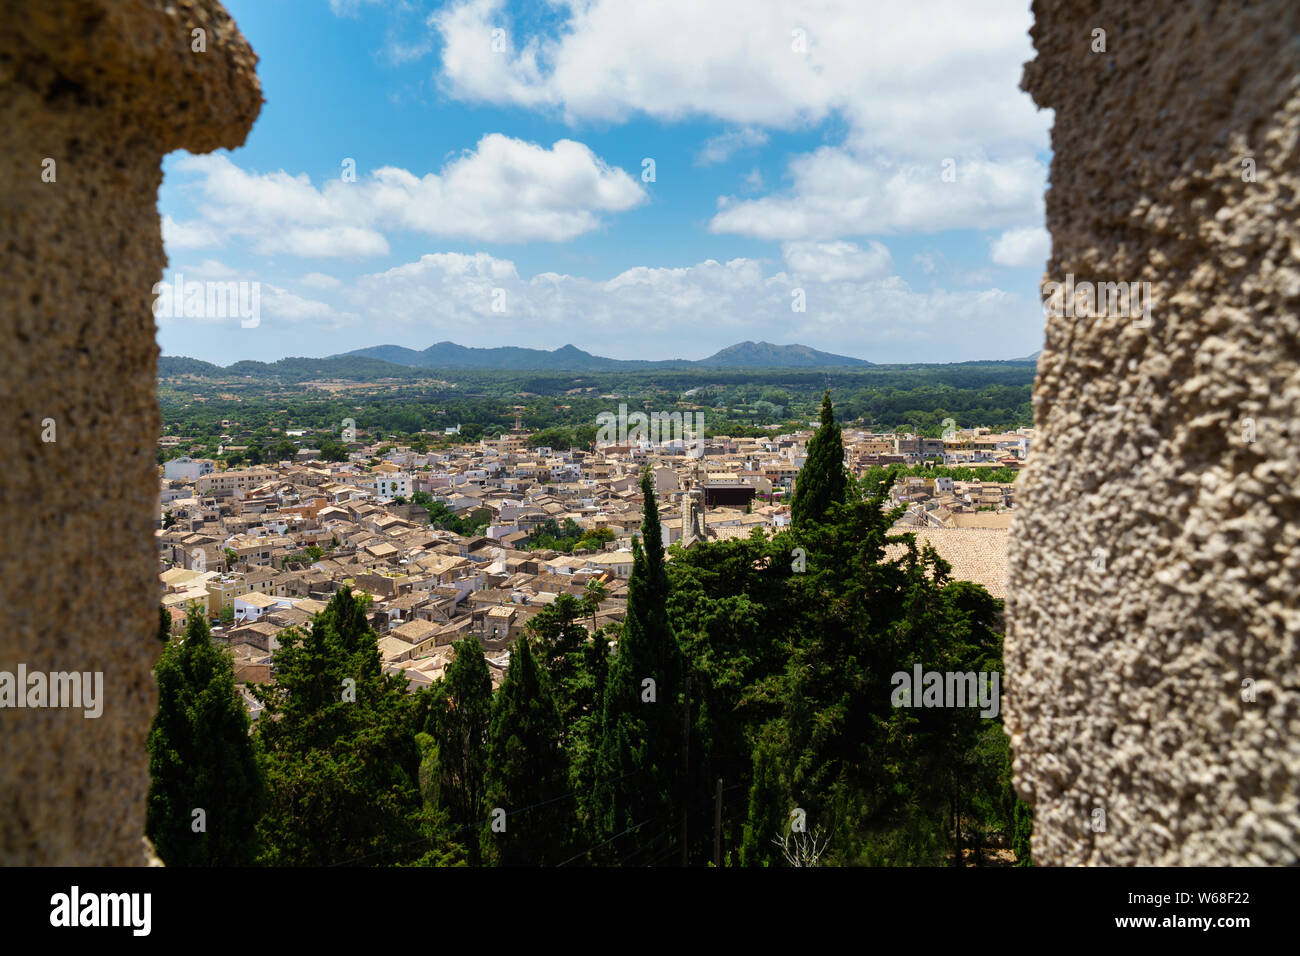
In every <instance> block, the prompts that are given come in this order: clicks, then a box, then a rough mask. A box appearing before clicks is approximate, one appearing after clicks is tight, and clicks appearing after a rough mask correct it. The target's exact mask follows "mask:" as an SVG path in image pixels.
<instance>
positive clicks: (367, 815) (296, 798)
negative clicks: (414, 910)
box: [254, 588, 422, 866]
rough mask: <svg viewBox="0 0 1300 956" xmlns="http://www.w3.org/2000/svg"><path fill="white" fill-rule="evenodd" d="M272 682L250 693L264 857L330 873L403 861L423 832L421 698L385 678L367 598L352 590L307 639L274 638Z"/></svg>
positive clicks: (400, 680)
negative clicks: (255, 708)
mask: <svg viewBox="0 0 1300 956" xmlns="http://www.w3.org/2000/svg"><path fill="white" fill-rule="evenodd" d="M278 639H279V641H280V648H279V650H277V651H276V652H275V655H274V658H273V662H274V667H275V674H276V681H275V683H274V684H273V685H259V686H258V687H257V688H255V690H254V694H255V695H256V696H257V697H258V699H259V700H261V701H262V702H263V704H265V707H266V710H265V711H264V712H263V714H262V717H261V719H260V720H259V721H258V728H257V729H258V737H259V739H260V741H261V743H262V747H263V751H264V753H265V765H266V768H267V784H268V798H269V802H268V806H267V812H266V814H265V815H264V816H263V818H262V821H261V823H260V825H259V831H260V833H261V836H262V861H263V862H264V863H267V864H271V865H298V866H304V865H305V866H327V865H332V864H336V863H346V862H351V861H358V862H364V863H370V864H372V865H375V864H393V863H398V862H403V861H405V860H407V859H408V858H409V857H411V856H413V855H417V854H416V851H415V850H414V849H408V848H410V847H413V846H414V844H415V843H416V842H417V841H418V839H419V836H420V813H421V801H420V792H419V783H418V780H419V767H420V752H419V749H418V747H417V746H416V742H415V733H416V731H418V730H419V729H420V721H421V713H420V708H421V706H422V702H421V700H420V699H419V698H417V697H415V696H413V695H411V694H408V693H407V692H406V679H405V678H404V677H401V676H396V675H386V674H384V673H383V672H382V668H381V666H380V661H379V650H378V637H377V635H376V634H375V632H374V630H373V629H372V628H371V627H370V625H369V623H368V622H367V621H366V602H365V600H364V599H363V600H358V599H357V598H356V597H354V596H353V595H352V593H351V590H350V589H348V588H342V589H340V590H339V591H337V592H336V593H335V594H334V597H333V598H331V599H330V602H329V604H328V605H327V606H326V608H325V610H324V611H322V612H321V613H320V614H317V615H316V616H315V618H314V619H313V620H312V624H311V627H310V629H309V630H307V631H306V632H305V633H304V632H300V631H298V630H297V629H294V628H290V629H288V630H285V631H283V632H281V633H280V635H279V638H278Z"/></svg>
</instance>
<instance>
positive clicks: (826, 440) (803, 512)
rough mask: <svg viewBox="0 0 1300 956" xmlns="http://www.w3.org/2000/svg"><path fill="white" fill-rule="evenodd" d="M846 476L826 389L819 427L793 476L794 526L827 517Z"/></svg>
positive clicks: (841, 493)
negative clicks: (801, 463) (806, 453)
mask: <svg viewBox="0 0 1300 956" xmlns="http://www.w3.org/2000/svg"><path fill="white" fill-rule="evenodd" d="M847 485H848V476H847V473H846V471H845V469H844V438H843V436H842V435H841V434H840V426H839V425H838V424H837V423H836V421H835V412H834V410H833V408H832V407H831V393H830V390H829V389H828V390H827V391H826V393H825V395H823V396H822V416H821V426H820V427H819V428H818V429H817V433H816V434H815V435H813V437H812V441H810V442H809V443H808V455H807V457H806V458H805V459H804V463H803V467H802V468H800V469H799V474H798V475H797V476H796V477H795V486H794V498H793V499H792V500H791V502H790V522H791V524H793V525H795V526H796V527H798V526H800V525H803V524H808V523H811V522H820V521H824V520H825V519H826V509H827V508H829V507H830V506H831V505H832V504H835V503H837V502H841V501H843V500H844V496H845V489H846V487H847Z"/></svg>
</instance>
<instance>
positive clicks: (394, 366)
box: [158, 342, 1038, 382]
mask: <svg viewBox="0 0 1300 956" xmlns="http://www.w3.org/2000/svg"><path fill="white" fill-rule="evenodd" d="M1037 360H1038V353H1037V352H1035V353H1034V354H1033V355H1030V356H1026V357H1025V358H1019V359H1003V360H1001V361H997V360H994V361H993V362H992V363H989V362H988V361H977V362H957V363H909V364H904V365H878V364H876V363H874V362H868V361H866V360H865V359H857V358H850V357H849V356H847V355H833V354H831V353H830V352H819V351H818V350H817V349H813V348H809V347H808V346H806V345H773V344H772V343H771V342H741V343H739V344H738V345H732V346H728V347H727V348H725V349H723V350H722V351H720V352H715V353H714V354H712V355H710V356H709V357H708V358H704V359H699V360H697V361H692V360H690V359H668V360H665V361H658V362H651V361H646V360H637V359H611V358H603V357H601V356H599V355H592V354H591V353H590V352H584V351H583V350H582V349H580V348H577V347H576V346H573V345H565V346H563V347H561V348H558V349H555V350H554V351H547V350H546V349H525V348H518V347H515V346H502V347H500V348H490V349H481V348H466V347H465V346H463V345H457V344H456V343H454V342H439V343H438V344H436V345H431V346H429V347H428V348H427V349H425V350H424V351H422V352H419V351H416V350H415V349H408V348H403V347H402V346H400V345H376V346H373V347H371V348H364V349H357V350H355V351H352V352H345V353H343V354H342V355H331V356H329V357H328V358H282V359H279V360H278V361H275V362H255V361H251V360H247V359H246V360H244V361H240V362H235V363H234V364H233V365H228V366H226V367H225V368H222V367H221V366H219V365H213V364H212V363H210V362H204V361H202V360H200V359H194V358H186V357H185V356H180V355H164V356H160V357H159V359H158V377H159V378H171V377H176V376H193V377H196V378H206V379H212V380H230V379H234V378H243V379H255V380H256V379H276V380H279V381H290V382H294V381H297V382H302V381H310V380H312V379H317V378H339V379H346V380H351V381H367V382H374V381H383V380H396V381H420V380H423V379H427V378H428V377H429V373H430V372H436V371H437V370H439V369H445V370H447V371H449V372H450V371H454V370H457V369H461V370H470V371H492V370H496V371H506V372H558V373H569V372H589V373H593V372H638V371H644V372H654V371H657V370H679V371H707V370H709V369H731V370H737V369H869V368H870V369H876V370H879V371H884V370H887V369H890V368H894V369H904V368H928V367H940V366H947V365H952V366H955V367H961V366H974V365H984V364H1010V365H1033V364H1035V363H1036V362H1037Z"/></svg>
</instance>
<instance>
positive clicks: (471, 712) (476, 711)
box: [428, 637, 492, 866]
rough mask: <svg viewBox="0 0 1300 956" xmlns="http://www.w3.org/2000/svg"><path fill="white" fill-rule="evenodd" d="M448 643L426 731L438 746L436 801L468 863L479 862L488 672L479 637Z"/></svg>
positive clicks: (489, 685)
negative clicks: (448, 656)
mask: <svg viewBox="0 0 1300 956" xmlns="http://www.w3.org/2000/svg"><path fill="white" fill-rule="evenodd" d="M452 647H453V655H454V656H453V657H452V661H451V663H450V664H448V665H447V671H446V675H445V676H444V677H443V679H442V681H441V682H440V683H439V684H438V685H437V686H436V687H435V688H434V697H435V704H434V711H433V713H432V714H430V716H429V727H428V732H429V733H430V735H431V736H432V737H433V738H434V740H435V742H436V744H437V747H438V760H437V773H436V775H435V777H434V781H433V784H434V786H433V793H434V802H435V805H436V807H437V808H438V809H440V810H445V811H446V812H447V813H448V814H449V817H450V820H451V824H452V826H453V827H454V828H455V829H456V831H457V833H458V834H459V835H458V837H457V839H458V841H459V842H461V843H463V845H464V847H465V853H466V857H467V858H468V861H469V865H470V866H480V865H481V864H482V862H483V855H482V845H481V843H480V841H479V836H480V828H481V826H482V824H483V821H484V820H485V819H486V813H485V809H486V805H485V801H484V796H485V785H486V782H487V780H486V777H487V735H488V728H489V724H490V722H491V719H492V677H491V675H490V674H489V673H488V669H487V661H486V659H485V658H484V657H483V648H482V646H481V645H480V644H479V642H478V639H477V638H474V637H465V638H462V639H461V640H459V641H457V642H456V643H455V644H454V645H452Z"/></svg>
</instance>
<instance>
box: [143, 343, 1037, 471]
mask: <svg viewBox="0 0 1300 956" xmlns="http://www.w3.org/2000/svg"><path fill="white" fill-rule="evenodd" d="M374 361H375V360H373V359H362V358H356V357H353V358H350V359H347V360H343V359H330V360H307V359H301V360H294V359H286V360H284V361H283V362H278V363H274V365H263V364H261V363H238V365H234V366H231V367H230V368H228V369H218V368H217V367H216V366H212V365H207V364H206V363H202V362H196V361H195V360H194V359H180V358H162V359H159V362H158V367H159V385H158V403H159V406H160V408H161V410H162V419H163V433H164V434H167V435H173V436H176V437H179V438H183V439H185V441H184V442H182V443H180V444H177V445H169V446H168V447H166V448H161V449H159V453H158V457H159V461H160V462H162V461H165V460H167V459H168V458H172V457H177V456H180V455H194V456H198V457H205V458H212V457H218V458H222V459H224V460H225V461H226V462H227V463H228V464H230V465H232V466H239V465H243V464H260V463H263V462H274V461H281V460H285V459H289V458H292V457H293V456H294V454H295V453H296V452H297V451H298V450H299V448H315V449H319V450H320V452H321V457H323V458H325V459H326V460H334V461H343V460H345V459H346V458H347V450H346V448H345V447H344V445H343V443H342V430H343V427H344V426H343V422H344V421H345V420H349V419H350V420H351V421H352V422H353V423H355V427H356V429H357V435H358V437H359V438H362V439H363V440H367V441H376V440H381V441H385V442H403V443H408V444H410V445H411V447H413V448H415V450H416V451H421V452H422V451H426V450H428V449H432V448H439V447H446V446H449V445H453V444H461V443H464V442H471V441H476V440H478V439H479V438H482V437H496V436H498V435H500V434H502V433H505V432H509V431H510V430H511V429H512V428H513V427H514V423H515V413H516V412H515V410H516V408H518V409H519V416H520V420H521V424H522V425H523V427H524V429H525V430H527V431H529V432H531V433H533V435H532V439H531V441H532V444H531V446H530V447H547V446H550V447H557V448H566V449H567V448H570V447H577V448H585V447H588V446H590V445H591V444H592V443H593V442H594V441H595V440H596V434H597V425H596V421H597V416H598V415H600V414H601V413H602V412H616V411H617V409H618V406H619V405H620V404H625V405H627V407H628V410H629V411H631V412H634V411H646V410H658V411H666V412H674V411H681V412H683V413H686V412H699V413H701V414H702V415H703V416H704V422H705V431H706V433H707V434H708V435H732V436H737V437H739V436H764V435H772V434H774V433H775V432H779V431H781V430H783V429H784V430H792V429H797V428H801V427H806V424H807V423H808V422H810V421H815V420H816V418H817V414H818V406H819V405H820V403H821V397H822V393H823V392H825V391H829V392H830V394H831V398H832V400H833V401H834V402H835V405H836V408H837V410H838V413H839V418H840V420H841V421H845V422H857V423H859V424H860V425H861V426H863V427H871V428H874V429H876V430H877V431H882V432H883V431H893V430H895V429H903V430H906V431H909V432H912V431H916V432H919V433H921V434H924V435H927V436H929V437H931V438H937V437H938V436H939V435H940V434H941V433H942V431H943V428H944V423H945V421H947V420H949V419H951V421H953V422H955V423H956V427H958V428H968V427H977V426H986V427H989V428H993V429H1004V428H1016V427H1019V426H1027V425H1030V424H1032V420H1033V415H1032V409H1031V406H1030V388H1031V386H1032V383H1033V378H1034V366H1033V364H1031V363H1023V362H1021V363H1017V362H982V363H966V364H958V365H918V366H877V367H873V368H866V369H745V370H736V369H713V370H708V371H701V370H661V371H656V372H588V373H560V372H520V371H490V370H464V369H458V370H448V371H438V372H436V373H432V372H430V371H429V370H427V369H402V368H400V367H398V366H391V365H387V364H386V363H379V364H380V365H384V366H386V368H387V369H390V370H391V369H397V370H398V371H399V372H400V373H401V376H402V377H399V378H395V379H392V380H389V379H385V378H379V379H376V378H374V377H373V376H371V375H368V374H367V372H368V370H371V366H370V365H369V364H367V363H373V362H374ZM294 362H299V363H309V362H314V363H316V365H315V366H313V367H314V368H317V370H318V371H320V372H321V373H322V375H323V373H324V371H325V370H326V369H328V371H329V374H330V375H332V376H337V377H339V378H341V379H342V381H341V382H340V381H336V382H335V384H334V385H333V386H331V388H330V389H328V390H327V389H325V388H324V387H323V386H321V385H320V384H319V383H314V382H312V381H309V380H305V379H304V378H303V377H302V375H294V374H290V373H289V371H288V370H290V369H294V368H297V366H295V365H293V364H292V363H294ZM285 363H289V364H287V365H286V364H285ZM282 366H283V368H282ZM277 369H278V370H279V371H278V372H277V371H275V370H277ZM237 373H241V374H237ZM304 374H305V373H304ZM434 374H436V375H437V376H438V377H437V378H433V377H432V376H433V375H434ZM223 422H225V423H226V424H223ZM457 425H459V426H460V433H459V434H458V435H450V436H449V435H446V434H444V433H445V431H446V429H447V428H451V427H455V426H457ZM288 430H304V431H307V432H308V433H309V434H308V435H306V436H304V437H302V438H300V439H294V440H291V439H289V438H288V437H286V436H285V434H284V433H285V432H286V431H288ZM228 445H235V446H238V448H237V450H223V451H222V453H220V454H218V451H217V449H218V448H223V449H224V448H225V446H228Z"/></svg>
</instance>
